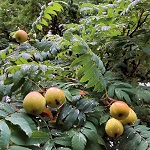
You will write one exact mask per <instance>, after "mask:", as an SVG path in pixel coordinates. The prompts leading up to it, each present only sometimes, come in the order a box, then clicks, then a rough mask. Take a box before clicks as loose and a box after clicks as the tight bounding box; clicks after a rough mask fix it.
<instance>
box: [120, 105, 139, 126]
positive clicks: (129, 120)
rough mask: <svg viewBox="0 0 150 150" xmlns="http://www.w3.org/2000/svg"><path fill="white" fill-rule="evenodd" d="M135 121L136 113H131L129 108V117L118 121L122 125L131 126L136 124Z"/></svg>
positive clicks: (131, 110)
mask: <svg viewBox="0 0 150 150" xmlns="http://www.w3.org/2000/svg"><path fill="white" fill-rule="evenodd" d="M136 120H137V115H136V113H135V112H134V111H133V109H131V108H130V111H129V115H128V116H127V117H126V118H125V119H123V120H119V121H120V122H121V123H122V124H123V125H132V124H134V123H135V122H136Z"/></svg>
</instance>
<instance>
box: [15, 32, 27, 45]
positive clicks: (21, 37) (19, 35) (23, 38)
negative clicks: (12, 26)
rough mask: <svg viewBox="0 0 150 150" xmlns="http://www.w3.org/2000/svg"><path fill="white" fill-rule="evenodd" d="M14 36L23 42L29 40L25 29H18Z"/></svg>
mask: <svg viewBox="0 0 150 150" xmlns="http://www.w3.org/2000/svg"><path fill="white" fill-rule="evenodd" d="M14 37H15V39H16V41H17V42H19V43H23V42H25V41H27V39H28V34H27V33H26V32H25V31H24V30H18V31H16V33H15V36H14Z"/></svg>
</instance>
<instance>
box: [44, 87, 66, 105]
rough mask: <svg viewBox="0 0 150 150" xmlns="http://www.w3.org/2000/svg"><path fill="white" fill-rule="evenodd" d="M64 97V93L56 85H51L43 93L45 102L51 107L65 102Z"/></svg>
mask: <svg viewBox="0 0 150 150" xmlns="http://www.w3.org/2000/svg"><path fill="white" fill-rule="evenodd" d="M65 97H66V96H65V93H64V92H63V91H62V90H61V89H59V88H57V87H51V88H49V89H48V90H47V91H46V93H45V99H46V104H47V105H48V106H50V107H52V108H57V107H60V106H61V105H62V104H63V103H64V102H65V99H66V98H65Z"/></svg>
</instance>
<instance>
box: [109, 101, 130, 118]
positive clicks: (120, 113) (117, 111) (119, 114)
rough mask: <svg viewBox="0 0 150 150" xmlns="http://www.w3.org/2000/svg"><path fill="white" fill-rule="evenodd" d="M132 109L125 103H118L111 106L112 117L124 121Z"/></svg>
mask: <svg viewBox="0 0 150 150" xmlns="http://www.w3.org/2000/svg"><path fill="white" fill-rule="evenodd" d="M129 110H130V107H129V106H128V105H127V104H126V103H125V102H123V101H116V102H114V103H113V104H112V105H111V106H110V115H111V116H112V117H113V118H115V119H118V120H123V119H125V118H126V117H127V116H128V115H129Z"/></svg>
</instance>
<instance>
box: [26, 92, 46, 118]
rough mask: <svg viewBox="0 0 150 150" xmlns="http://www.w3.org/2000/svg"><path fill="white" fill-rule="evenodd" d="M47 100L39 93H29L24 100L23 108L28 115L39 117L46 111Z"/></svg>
mask: <svg viewBox="0 0 150 150" xmlns="http://www.w3.org/2000/svg"><path fill="white" fill-rule="evenodd" d="M45 105H46V101H45V98H44V97H43V96H42V95H41V94H40V93H39V92H37V91H32V92H30V93H28V94H27V95H26V96H25V98H24V100H23V107H24V109H25V111H26V112H27V113H28V114H31V115H34V116H37V115H39V114H41V113H42V112H43V111H44V109H45Z"/></svg>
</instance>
